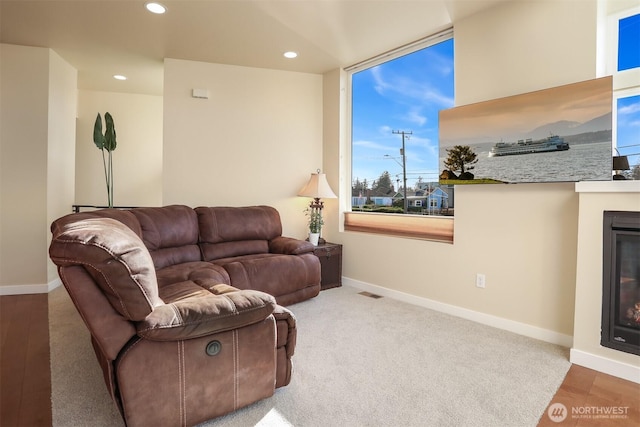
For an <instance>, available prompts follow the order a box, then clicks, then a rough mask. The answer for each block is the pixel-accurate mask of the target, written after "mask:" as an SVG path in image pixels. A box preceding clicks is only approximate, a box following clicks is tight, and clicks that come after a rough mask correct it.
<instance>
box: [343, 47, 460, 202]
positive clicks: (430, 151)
mask: <svg viewBox="0 0 640 427" xmlns="http://www.w3.org/2000/svg"><path fill="white" fill-rule="evenodd" d="M453 87H454V84H453V40H447V41H444V42H441V43H439V44H437V45H433V46H430V47H427V48H425V49H422V50H420V51H417V52H414V53H412V54H409V55H405V56H403V57H400V58H397V59H395V60H393V61H390V62H386V63H384V64H381V65H378V66H376V67H373V68H369V69H367V70H363V71H360V72H358V73H355V74H354V75H353V76H352V91H353V92H352V94H353V98H352V101H353V117H352V123H353V125H352V141H353V152H352V162H353V173H352V175H353V179H354V180H355V179H356V178H359V179H360V180H361V181H363V180H364V179H366V180H367V181H368V182H369V185H370V184H371V183H372V182H373V181H374V180H376V179H378V177H379V176H380V174H381V173H382V172H384V171H388V172H389V174H391V178H392V181H393V183H394V185H397V182H396V179H397V178H399V179H400V180H401V179H402V166H401V164H402V157H401V155H400V148H401V147H402V137H401V135H395V134H393V133H392V131H394V130H395V131H407V132H413V134H412V135H410V136H409V138H408V139H405V147H406V154H407V160H406V162H407V186H408V187H413V185H414V183H415V182H416V181H417V180H418V177H419V176H422V178H423V181H437V180H438V149H439V148H438V111H439V110H441V109H446V108H451V107H453V105H454V93H453ZM385 155H388V156H391V157H392V158H388V157H385ZM400 182H402V181H400ZM396 189H397V188H396Z"/></svg>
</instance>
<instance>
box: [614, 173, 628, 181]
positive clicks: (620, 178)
mask: <svg viewBox="0 0 640 427" xmlns="http://www.w3.org/2000/svg"><path fill="white" fill-rule="evenodd" d="M626 179H627V178H625V176H624V175H620V174H615V175H613V180H614V181H621V180H626Z"/></svg>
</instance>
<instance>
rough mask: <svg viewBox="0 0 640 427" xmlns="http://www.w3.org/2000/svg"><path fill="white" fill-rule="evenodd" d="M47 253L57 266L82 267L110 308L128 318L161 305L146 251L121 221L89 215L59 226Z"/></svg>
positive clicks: (136, 318) (130, 318) (145, 314)
mask: <svg viewBox="0 0 640 427" xmlns="http://www.w3.org/2000/svg"><path fill="white" fill-rule="evenodd" d="M49 255H50V257H51V260H52V261H53V262H54V263H55V264H56V265H58V266H60V267H64V266H70V265H82V266H84V268H85V269H86V270H87V271H88V272H89V274H90V275H91V276H92V277H93V279H94V280H95V281H96V282H97V283H98V285H99V286H100V288H101V289H102V291H103V292H104V294H105V295H106V296H107V299H108V300H109V302H110V303H111V305H112V306H113V308H114V309H116V310H117V311H118V313H120V314H121V315H123V316H125V317H126V318H128V319H129V320H134V321H138V320H143V319H145V318H146V317H147V316H148V315H149V313H151V312H152V311H153V309H154V307H157V306H159V305H162V304H163V301H162V300H161V299H160V297H159V295H158V285H157V280H156V272H155V268H154V266H153V261H152V260H151V256H150V255H149V251H148V250H147V248H146V247H145V246H144V244H143V243H142V240H140V237H138V236H137V235H136V234H135V233H134V232H133V231H132V230H131V229H130V228H129V227H127V226H126V225H124V224H123V223H121V222H120V221H117V220H114V219H111V218H88V219H84V220H80V221H76V222H69V223H67V224H65V225H62V226H61V227H60V228H59V229H57V230H56V234H54V235H53V238H52V241H51V245H50V247H49Z"/></svg>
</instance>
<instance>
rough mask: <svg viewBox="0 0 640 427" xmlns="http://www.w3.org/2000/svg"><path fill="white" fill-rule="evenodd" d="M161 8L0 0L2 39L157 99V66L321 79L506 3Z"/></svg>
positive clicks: (395, 1)
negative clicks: (185, 64) (177, 63)
mask: <svg viewBox="0 0 640 427" xmlns="http://www.w3.org/2000/svg"><path fill="white" fill-rule="evenodd" d="M160 1H161V3H163V4H164V5H165V6H167V8H168V11H167V13H166V14H164V15H154V14H151V13H149V12H147V10H146V9H145V8H144V3H145V0H140V1H138V0H126V1H122V0H75V1H57V0H45V1H32V0H13V1H11V0H0V41H1V42H2V43H8V44H16V45H24V46H38V47H48V48H51V49H53V50H54V51H55V52H57V53H58V54H59V55H60V56H61V57H62V58H64V59H65V60H66V61H67V62H69V63H70V64H71V65H72V66H73V67H75V68H76V69H77V70H78V87H79V88H80V89H88V90H104V91H115V92H131V93H144V94H155V95H160V94H162V80H163V59H164V58H174V59H186V60H193V61H203V62H211V63H221V64H233V65H242V66H248V67H258V68H271V69H278V70H289V71H298V72H305V73H318V74H321V73H324V72H327V71H329V70H333V69H336V68H340V67H345V66H348V65H352V64H354V63H357V62H359V61H362V60H365V59H368V58H370V57H373V56H376V55H378V54H380V53H383V52H385V51H387V50H391V49H394V48H396V47H399V46H402V45H404V44H407V43H410V42H413V41H415V40H418V39H421V38H423V37H426V36H428V35H430V34H432V33H434V32H436V31H438V30H442V29H445V28H447V27H449V26H450V25H451V23H452V22H455V21H457V20H460V19H463V18H465V17H467V16H470V15H472V14H475V13H477V12H479V11H481V10H484V9H487V8H489V7H492V6H494V5H496V4H497V3H501V2H504V1H512V0H199V1H188V0H160ZM289 50H293V51H296V52H298V54H299V56H298V57H297V58H296V59H293V60H292V59H286V58H284V57H283V53H284V52H285V51H289ZM114 74H123V75H125V76H127V77H128V79H127V80H126V81H117V80H115V79H113V77H112V76H113V75H114Z"/></svg>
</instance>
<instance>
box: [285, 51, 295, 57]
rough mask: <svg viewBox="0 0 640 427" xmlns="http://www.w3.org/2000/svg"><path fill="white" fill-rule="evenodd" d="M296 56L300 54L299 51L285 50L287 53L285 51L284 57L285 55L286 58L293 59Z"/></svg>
mask: <svg viewBox="0 0 640 427" xmlns="http://www.w3.org/2000/svg"><path fill="white" fill-rule="evenodd" d="M296 56H298V53H297V52H293V51H290V52H285V53H284V57H285V58H289V59H293V58H295V57H296Z"/></svg>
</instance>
